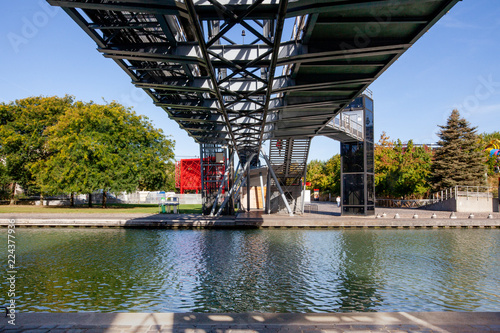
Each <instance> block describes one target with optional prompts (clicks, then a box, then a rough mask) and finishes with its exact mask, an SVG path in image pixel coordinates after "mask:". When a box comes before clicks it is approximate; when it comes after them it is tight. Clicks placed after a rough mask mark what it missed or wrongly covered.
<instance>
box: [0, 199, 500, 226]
mask: <svg viewBox="0 0 500 333" xmlns="http://www.w3.org/2000/svg"><path fill="white" fill-rule="evenodd" d="M314 204H315V205H317V207H315V208H317V210H312V211H311V212H310V213H305V214H303V215H295V216H292V217H290V216H288V214H264V212H262V211H256V210H254V211H251V212H250V213H240V214H238V216H236V217H235V216H221V217H218V218H216V217H209V216H202V215H199V214H152V215H150V214H112V213H107V214H98V213H93V214H69V213H68V214H62V213H44V214H29V213H11V214H0V226H7V225H8V223H9V220H11V219H15V221H16V225H17V226H26V227H30V226H31V227H136V228H137V227H139V228H148V227H150V228H255V227H260V228H291V227H292V228H293V227H295V228H500V213H492V214H491V217H490V218H488V213H476V214H474V216H473V217H470V218H469V216H470V214H469V213H455V216H456V218H453V219H452V218H450V214H451V213H450V212H443V211H428V210H419V209H404V208H377V209H376V215H377V216H378V218H377V217H376V216H356V217H350V216H349V217H348V216H340V208H338V207H336V204H333V203H330V202H316V203H314ZM384 214H385V216H384ZM396 214H397V215H398V216H399V218H395V216H396ZM415 214H417V215H418V216H415ZM433 214H435V217H434V218H431V217H432V216H433Z"/></svg>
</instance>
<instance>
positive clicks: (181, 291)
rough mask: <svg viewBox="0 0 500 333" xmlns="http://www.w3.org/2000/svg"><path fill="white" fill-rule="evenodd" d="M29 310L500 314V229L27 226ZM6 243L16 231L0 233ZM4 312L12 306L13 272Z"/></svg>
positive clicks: (21, 237)
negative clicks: (452, 312)
mask: <svg viewBox="0 0 500 333" xmlns="http://www.w3.org/2000/svg"><path fill="white" fill-rule="evenodd" d="M16 237H17V239H16V241H17V243H16V258H17V263H18V269H17V271H18V274H17V282H16V289H17V293H18V299H17V304H18V306H19V308H18V309H19V310H20V311H24V312H28V311H44V312H47V311H54V312H72V311H102V312H119V311H124V312H186V311H195V312H346V311H447V310H454V311H500V230H496V229H492V230H488V229H486V230H484V229H480V230H245V231H234V230H232V231H222V230H220V231H218V230H204V231H198V230H180V231H179V230H136V229H120V230H115V229H111V230H108V229H17V233H16ZM0 242H2V243H3V244H5V246H2V248H4V252H5V255H4V256H3V258H2V264H3V267H6V264H7V246H6V245H7V236H6V229H3V230H0ZM0 276H1V278H2V280H1V281H2V290H4V292H2V294H1V295H0V301H1V302H2V304H5V303H6V300H7V292H6V290H7V286H8V284H7V281H6V269H4V270H2V272H1V273H0Z"/></svg>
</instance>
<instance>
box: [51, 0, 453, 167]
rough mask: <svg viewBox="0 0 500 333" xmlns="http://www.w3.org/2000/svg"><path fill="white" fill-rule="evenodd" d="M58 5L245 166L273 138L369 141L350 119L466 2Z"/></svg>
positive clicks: (192, 126)
mask: <svg viewBox="0 0 500 333" xmlns="http://www.w3.org/2000/svg"><path fill="white" fill-rule="evenodd" d="M47 1H48V2H49V3H50V4H52V5H55V6H60V7H62V8H63V9H64V10H65V11H66V12H67V14H68V15H70V16H71V18H72V19H73V20H74V21H76V23H77V24H79V26H80V27H81V28H82V29H83V30H84V31H85V32H86V33H87V34H88V35H89V36H90V37H91V38H92V39H93V40H94V41H95V42H96V44H97V47H98V51H99V52H101V53H102V54H103V56H104V57H106V58H111V59H113V60H114V61H115V62H116V63H117V64H118V65H119V66H120V67H121V68H122V69H123V70H124V71H125V72H126V73H127V74H128V75H129V76H130V78H131V80H132V83H133V84H134V85H135V86H137V87H139V88H142V89H144V91H145V92H146V93H147V94H148V95H149V96H150V97H151V98H152V99H153V101H154V103H155V104H156V105H157V106H159V107H161V108H163V110H165V112H166V113H167V114H168V115H169V117H170V118H171V119H173V120H175V121H176V122H177V123H178V124H179V126H180V127H181V128H182V129H184V130H186V132H187V133H188V134H189V135H190V136H191V137H192V138H193V139H194V140H195V141H196V142H198V143H200V144H202V145H204V144H209V145H220V146H221V147H224V146H226V147H230V149H231V150H232V151H234V152H235V153H236V154H237V155H238V157H239V160H240V162H241V164H242V165H245V164H246V162H247V158H248V157H249V156H251V155H252V154H255V153H257V154H258V152H259V151H260V149H261V147H262V144H263V142H264V141H266V140H270V139H273V140H280V139H304V138H311V137H313V136H317V135H323V136H328V137H331V138H334V139H336V140H339V141H341V142H351V141H364V133H359V132H357V131H353V129H352V128H351V127H349V128H348V127H346V126H343V123H342V119H341V117H340V115H341V112H342V110H343V109H344V108H345V107H346V106H347V105H348V104H349V103H350V102H351V101H352V100H353V99H354V98H356V97H357V96H359V95H360V94H361V93H362V92H363V91H365V89H366V88H367V87H368V86H369V85H370V84H371V83H372V82H373V81H374V80H375V79H376V78H377V77H378V76H379V75H381V74H382V73H383V72H384V71H385V70H386V69H387V68H388V67H389V66H390V65H391V64H392V63H393V62H394V61H396V60H397V59H398V57H400V56H401V55H402V54H403V53H404V52H405V51H406V50H407V49H408V48H409V47H411V46H412V44H413V43H415V42H416V41H417V40H418V39H419V38H420V37H421V36H422V35H423V34H424V33H425V32H426V31H427V30H428V29H429V28H430V27H431V26H432V25H433V24H435V23H436V22H437V21H438V20H439V19H440V18H441V17H442V16H443V15H444V14H445V13H446V12H447V11H448V10H449V9H450V8H451V7H453V6H454V5H455V4H456V3H457V2H458V1H459V0H374V1H359V0H321V1H318V0H296V1H291V0H290V1H287V0H281V1H279V0H256V1H249V0H219V1H216V0H184V1H175V0H116V1H108V0H47ZM271 162H272V161H271ZM288 162H289V161H288ZM271 164H272V163H271ZM297 173H300V170H299V171H297Z"/></svg>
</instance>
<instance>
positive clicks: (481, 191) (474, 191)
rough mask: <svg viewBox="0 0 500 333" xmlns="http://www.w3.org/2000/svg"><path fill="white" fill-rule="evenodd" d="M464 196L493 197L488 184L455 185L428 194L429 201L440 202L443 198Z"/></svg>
mask: <svg viewBox="0 0 500 333" xmlns="http://www.w3.org/2000/svg"><path fill="white" fill-rule="evenodd" d="M458 197H466V198H477V199H478V198H480V197H481V198H484V197H486V198H493V193H492V189H491V187H488V186H463V185H457V186H454V187H449V188H447V189H444V190H441V191H438V192H434V193H432V194H431V195H430V196H429V200H430V202H431V203H436V202H441V201H444V200H448V199H452V198H458Z"/></svg>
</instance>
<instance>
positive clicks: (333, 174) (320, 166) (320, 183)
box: [307, 154, 340, 195]
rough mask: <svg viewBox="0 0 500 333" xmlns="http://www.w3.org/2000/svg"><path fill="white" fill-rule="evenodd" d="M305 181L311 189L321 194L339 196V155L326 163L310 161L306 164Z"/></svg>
mask: <svg viewBox="0 0 500 333" xmlns="http://www.w3.org/2000/svg"><path fill="white" fill-rule="evenodd" d="M307 181H308V182H311V188H312V189H319V190H320V192H321V193H329V194H333V195H339V194H340V155H338V154H337V155H334V156H333V157H332V158H330V159H329V160H328V161H326V162H324V161H319V160H312V161H310V162H309V163H308V164H307Z"/></svg>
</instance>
